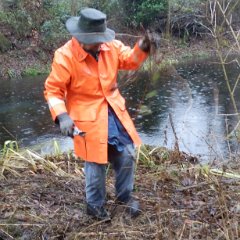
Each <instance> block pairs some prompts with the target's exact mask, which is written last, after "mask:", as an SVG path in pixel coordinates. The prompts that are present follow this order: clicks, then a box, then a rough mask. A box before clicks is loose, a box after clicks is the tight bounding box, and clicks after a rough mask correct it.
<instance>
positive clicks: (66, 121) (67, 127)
mask: <svg viewBox="0 0 240 240" xmlns="http://www.w3.org/2000/svg"><path fill="white" fill-rule="evenodd" d="M57 118H58V121H59V125H60V129H61V133H62V134H63V135H65V136H69V137H73V126H74V122H73V120H72V119H71V118H70V117H69V115H68V114H67V113H62V114H60V115H58V116H57Z"/></svg>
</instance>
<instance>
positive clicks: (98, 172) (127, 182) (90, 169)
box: [84, 144, 135, 207]
mask: <svg viewBox="0 0 240 240" xmlns="http://www.w3.org/2000/svg"><path fill="white" fill-rule="evenodd" d="M108 161H109V162H110V163H111V164H112V167H113V169H114V172H115V194H116V198H117V199H118V200H119V201H121V202H127V201H128V200H129V199H130V198H131V194H132V191H133V184H134V168H135V154H134V148H133V145H132V144H129V145H126V146H125V148H124V150H123V151H121V152H119V151H117V150H116V148H115V147H114V146H112V145H110V144H109V145H108ZM106 166H107V165H106V164H98V163H94V162H85V166H84V170H85V176H86V183H85V184H86V189H85V190H86V201H87V203H88V204H90V205H92V206H99V207H101V206H103V205H104V204H105V196H106V186H105V185H106Z"/></svg>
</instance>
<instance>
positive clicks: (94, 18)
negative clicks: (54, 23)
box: [66, 8, 115, 44]
mask: <svg viewBox="0 0 240 240" xmlns="http://www.w3.org/2000/svg"><path fill="white" fill-rule="evenodd" d="M66 28H67V30H68V31H69V33H70V34H71V35H72V36H73V37H75V38H76V39H77V40H78V41H79V42H81V43H84V44H94V43H103V42H110V41H112V40H113V39H114V38H115V32H114V31H113V30H111V29H109V28H107V23H106V14H104V13H102V12H101V11H99V10H96V9H94V8H84V9H82V10H81V12H80V16H79V17H71V18H69V19H68V20H67V22H66Z"/></svg>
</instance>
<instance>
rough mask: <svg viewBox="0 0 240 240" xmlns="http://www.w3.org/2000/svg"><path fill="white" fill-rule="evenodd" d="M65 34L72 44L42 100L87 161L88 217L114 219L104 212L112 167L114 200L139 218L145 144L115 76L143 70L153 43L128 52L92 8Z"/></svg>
mask: <svg viewBox="0 0 240 240" xmlns="http://www.w3.org/2000/svg"><path fill="white" fill-rule="evenodd" d="M66 28H67V30H68V31H69V33H70V34H71V35H72V39H71V40H70V41H68V42H67V43H66V44H65V45H64V46H62V47H60V48H59V49H58V50H57V51H56V52H55V55H54V60H53V63H52V71H51V73H50V75H49V76H48V78H47V80H46V82H45V91H44V94H45V98H46V100H47V101H48V104H49V108H50V111H51V114H52V118H53V120H54V121H55V122H56V123H58V124H59V125H60V129H61V132H62V134H64V135H67V136H70V137H73V138H74V150H75V153H76V155H77V156H79V157H80V158H82V159H84V160H85V166H84V169H85V175H86V202H87V213H88V214H89V215H92V216H94V217H96V218H97V219H100V220H109V219H110V216H109V213H108V212H107V211H106V209H105V208H104V203H105V194H106V192H105V174H106V172H105V167H106V164H107V163H108V162H110V163H111V164H112V166H113V169H114V171H115V173H116V182H115V188H116V199H117V201H118V202H119V203H122V204H125V205H126V207H127V209H128V212H129V213H130V214H131V216H137V215H138V214H139V212H140V208H139V203H138V201H136V200H134V199H133V197H132V191H133V182H134V147H133V146H134V145H136V146H137V145H140V144H141V140H140V138H139V136H138V134H137V132H136V130H135V127H134V124H133V122H132V120H131V118H130V116H129V114H128V112H127V110H126V107H125V100H124V98H123V97H122V96H121V94H120V92H119V89H118V85H117V73H118V70H133V69H137V68H138V67H140V65H141V64H142V63H143V61H144V60H145V59H146V58H147V56H148V52H149V50H150V41H149V38H148V37H147V36H145V37H143V38H142V39H140V40H139V41H138V42H137V43H136V45H135V47H134V48H133V49H131V48H130V47H127V46H125V45H124V44H123V43H122V42H120V41H117V40H114V38H115V33H114V31H113V30H111V29H109V28H107V25H106V15H105V14H104V13H102V12H100V11H98V10H96V9H93V8H85V9H83V10H81V12H80V17H71V18H70V19H68V20H67V22H66ZM74 129H79V130H81V131H82V132H81V131H80V132H78V133H79V134H78V133H77V134H76V133H74Z"/></svg>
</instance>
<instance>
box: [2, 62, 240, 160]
mask: <svg viewBox="0 0 240 240" xmlns="http://www.w3.org/2000/svg"><path fill="white" fill-rule="evenodd" d="M239 73H240V69H239V66H238V65H237V64H236V63H232V64H229V65H227V74H228V77H229V79H230V81H231V82H232V85H233V84H234V82H235V81H236V79H237V77H238V75H239ZM150 78H151V79H152V80H150ZM45 79H46V76H37V77H27V78H24V79H15V80H13V79H12V80H8V81H2V82H1V88H0V96H1V97H0V144H1V145H3V143H4V141H5V140H17V141H18V142H19V143H20V144H21V145H22V146H35V147H36V146H37V147H36V149H37V150H38V151H41V152H42V153H49V152H51V151H52V149H53V145H52V142H53V141H52V140H53V139H56V140H57V141H58V142H59V144H60V146H61V148H62V150H63V151H65V150H68V149H71V148H72V140H71V139H70V138H65V137H62V136H61V135H60V133H59V129H58V127H57V126H55V125H54V124H53V122H52V120H51V117H50V113H49V110H48V107H47V104H46V103H45V101H44V98H43V84H44V81H45ZM122 84H123V85H124V82H122ZM120 85H121V84H120ZM121 89H122V94H123V95H124V96H125V98H126V100H127V107H128V109H129V112H130V115H131V116H132V117H133V119H134V121H135V124H136V127H137V130H138V132H139V134H140V136H141V138H142V140H143V142H144V143H146V144H151V145H161V146H166V147H168V148H173V147H174V144H175V143H176V141H177V142H178V145H179V147H180V150H182V151H185V152H187V153H190V154H194V155H198V156H199V157H200V158H202V159H205V160H208V161H210V160H214V159H220V160H222V159H225V158H227V157H228V156H229V154H230V153H236V152H237V151H238V144H237V141H236V139H235V138H232V139H231V141H226V138H225V136H226V133H227V132H228V131H231V130H232V129H233V128H234V127H235V126H236V124H237V122H238V121H237V117H236V115H234V113H235V111H234V107H233V104H232V102H231V99H230V95H229V92H228V90H227V85H226V82H225V80H224V76H223V71H222V68H221V66H220V65H219V64H217V63H214V62H213V60H211V59H209V60H198V61H190V62H187V63H184V64H178V65H177V66H175V67H172V68H170V69H168V71H165V72H162V73H161V74H159V73H158V72H155V73H154V77H152V73H151V74H150V73H142V74H141V75H139V76H138V78H137V80H135V81H134V83H132V84H129V85H127V86H125V87H122V88H121ZM235 100H236V103H237V107H238V109H240V87H239V86H238V87H237V88H236V90H235ZM170 119H172V123H171V121H170ZM174 131H175V134H174ZM176 137H177V140H176Z"/></svg>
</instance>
